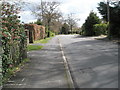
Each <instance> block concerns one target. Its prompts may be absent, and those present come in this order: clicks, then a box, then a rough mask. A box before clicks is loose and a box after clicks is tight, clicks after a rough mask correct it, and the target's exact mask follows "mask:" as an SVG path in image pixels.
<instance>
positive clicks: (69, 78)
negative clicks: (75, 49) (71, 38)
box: [58, 39, 75, 90]
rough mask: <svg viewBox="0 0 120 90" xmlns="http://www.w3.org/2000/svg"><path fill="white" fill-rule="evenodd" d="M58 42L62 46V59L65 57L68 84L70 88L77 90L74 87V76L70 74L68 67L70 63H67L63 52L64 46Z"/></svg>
mask: <svg viewBox="0 0 120 90" xmlns="http://www.w3.org/2000/svg"><path fill="white" fill-rule="evenodd" d="M58 42H59V45H60V49H61V53H62V57H63V60H64V66H65V69H66V73H67V78H68V80H69V81H68V83H69V86H70V88H71V89H72V90H75V87H74V82H73V79H72V75H71V73H70V69H69V66H68V63H67V59H66V57H65V54H64V51H63V47H62V44H61V43H60V40H59V39H58Z"/></svg>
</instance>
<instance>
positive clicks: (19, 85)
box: [5, 84, 26, 86]
mask: <svg viewBox="0 0 120 90" xmlns="http://www.w3.org/2000/svg"><path fill="white" fill-rule="evenodd" d="M5 85H10V86H15V85H17V86H22V85H26V84H5Z"/></svg>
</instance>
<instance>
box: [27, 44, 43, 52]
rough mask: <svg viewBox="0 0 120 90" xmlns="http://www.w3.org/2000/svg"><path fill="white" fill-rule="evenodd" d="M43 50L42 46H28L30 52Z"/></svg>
mask: <svg viewBox="0 0 120 90" xmlns="http://www.w3.org/2000/svg"><path fill="white" fill-rule="evenodd" d="M42 48H43V46H40V45H28V46H27V49H28V51H32V50H40V49H42Z"/></svg>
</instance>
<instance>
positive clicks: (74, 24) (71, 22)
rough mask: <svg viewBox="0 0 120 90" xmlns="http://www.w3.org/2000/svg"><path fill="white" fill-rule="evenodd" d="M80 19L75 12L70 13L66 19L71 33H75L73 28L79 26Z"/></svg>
mask: <svg viewBox="0 0 120 90" xmlns="http://www.w3.org/2000/svg"><path fill="white" fill-rule="evenodd" d="M79 20H80V19H77V18H74V17H73V14H72V13H71V14H68V17H67V19H66V20H65V22H66V23H67V24H68V25H69V27H70V30H71V33H73V28H74V27H77V21H79Z"/></svg>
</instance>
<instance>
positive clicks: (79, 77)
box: [58, 35, 118, 88]
mask: <svg viewBox="0 0 120 90" xmlns="http://www.w3.org/2000/svg"><path fill="white" fill-rule="evenodd" d="M58 38H59V39H60V42H61V44H62V46H63V50H64V53H65V56H66V58H67V61H68V64H69V67H70V70H71V74H72V78H73V81H74V85H75V87H77V88H117V87H118V45H117V44H113V42H108V41H107V42H105V41H102V40H95V39H94V37H81V36H78V35H62V36H59V37H58Z"/></svg>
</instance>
